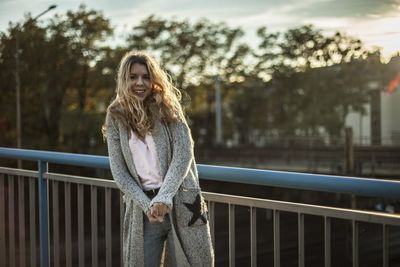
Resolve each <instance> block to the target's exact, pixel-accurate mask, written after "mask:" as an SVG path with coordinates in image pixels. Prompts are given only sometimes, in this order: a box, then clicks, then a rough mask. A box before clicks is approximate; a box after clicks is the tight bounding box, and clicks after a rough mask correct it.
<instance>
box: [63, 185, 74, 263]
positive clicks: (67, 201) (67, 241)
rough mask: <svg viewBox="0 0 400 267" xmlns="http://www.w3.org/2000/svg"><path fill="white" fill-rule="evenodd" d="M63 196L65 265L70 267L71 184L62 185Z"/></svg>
mask: <svg viewBox="0 0 400 267" xmlns="http://www.w3.org/2000/svg"><path fill="white" fill-rule="evenodd" d="M64 195H65V198H64V199H65V203H64V206H65V264H66V266H67V267H72V230H71V183H69V182H66V183H65V184H64Z"/></svg>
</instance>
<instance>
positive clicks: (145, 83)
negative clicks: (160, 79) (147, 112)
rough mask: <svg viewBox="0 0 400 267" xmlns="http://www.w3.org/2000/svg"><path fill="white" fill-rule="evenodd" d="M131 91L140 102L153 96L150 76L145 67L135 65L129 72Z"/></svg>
mask: <svg viewBox="0 0 400 267" xmlns="http://www.w3.org/2000/svg"><path fill="white" fill-rule="evenodd" d="M129 90H131V91H132V92H133V93H134V94H135V96H137V98H139V99H140V100H144V99H146V98H147V97H148V96H149V95H150V94H151V81H150V75H149V72H148V71H147V67H146V66H145V65H142V64H139V63H134V64H133V65H132V66H131V69H130V72H129Z"/></svg>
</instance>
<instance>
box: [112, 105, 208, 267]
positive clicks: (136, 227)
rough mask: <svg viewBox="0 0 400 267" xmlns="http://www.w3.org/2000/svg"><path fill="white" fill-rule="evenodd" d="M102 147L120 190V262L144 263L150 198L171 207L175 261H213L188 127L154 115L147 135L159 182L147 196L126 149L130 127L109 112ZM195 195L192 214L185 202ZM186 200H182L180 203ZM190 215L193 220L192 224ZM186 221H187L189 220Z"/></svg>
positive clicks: (130, 265)
mask: <svg viewBox="0 0 400 267" xmlns="http://www.w3.org/2000/svg"><path fill="white" fill-rule="evenodd" d="M106 127H107V146H108V153H109V159H110V166H111V172H112V175H113V178H114V180H115V182H116V184H117V185H118V187H119V188H120V190H121V191H122V193H123V200H124V203H125V216H124V222H123V262H124V266H125V267H133V266H144V252H143V216H144V214H145V213H146V212H147V211H148V210H149V208H150V207H151V205H152V204H153V203H155V202H161V203H164V204H166V205H167V206H169V207H170V208H171V212H170V213H169V216H170V219H171V222H173V229H174V231H173V234H174V243H175V248H174V251H175V254H176V257H177V263H178V265H179V266H214V253H213V249H212V245H211V238H210V229H209V224H208V222H207V221H206V220H204V218H205V217H206V211H207V207H206V204H205V202H204V199H203V198H202V197H201V192H200V186H199V181H198V173H197V168H196V163H195V159H194V153H193V140H192V137H191V133H190V129H189V127H188V125H187V123H186V121H185V119H183V118H182V119H181V121H180V122H176V123H168V124H167V123H164V122H162V121H160V120H156V123H155V125H154V128H153V130H152V132H151V135H152V137H153V139H154V143H155V145H156V151H157V156H158V162H159V166H160V174H161V176H162V177H163V183H162V186H161V188H160V191H159V192H158V194H157V196H155V197H154V198H153V199H152V200H150V199H149V198H148V197H147V196H146V195H145V194H144V192H143V189H142V186H141V182H140V180H139V177H138V174H137V172H136V168H135V165H134V162H133V158H132V154H131V150H130V148H129V144H128V142H129V132H128V130H127V129H126V127H125V126H123V124H122V123H121V122H119V121H118V120H115V119H113V118H112V116H111V115H110V114H109V113H108V114H107V116H106ZM199 195H200V199H201V206H200V208H201V210H200V211H198V213H197V215H199V214H201V215H202V216H201V217H199V216H197V217H198V219H196V217H193V216H194V215H195V214H194V213H193V210H192V211H191V210H189V209H188V208H187V206H185V205H186V204H190V203H195V200H196V199H198V196H199ZM185 203H186V204H185ZM193 218H195V219H196V221H195V222H194V223H193ZM189 222H191V225H189V224H190V223H189Z"/></svg>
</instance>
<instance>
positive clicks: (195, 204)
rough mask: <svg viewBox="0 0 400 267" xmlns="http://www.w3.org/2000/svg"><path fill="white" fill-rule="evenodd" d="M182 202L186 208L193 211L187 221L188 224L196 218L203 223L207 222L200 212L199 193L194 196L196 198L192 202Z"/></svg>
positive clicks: (190, 224) (191, 223) (192, 222)
mask: <svg viewBox="0 0 400 267" xmlns="http://www.w3.org/2000/svg"><path fill="white" fill-rule="evenodd" d="M183 204H185V206H186V208H188V210H190V211H191V212H192V213H193V215H192V218H191V219H190V222H189V223H188V226H192V225H193V224H194V223H195V222H196V221H197V220H198V219H201V220H202V221H203V222H204V223H206V222H207V219H206V217H204V213H202V212H201V199H200V195H197V196H196V199H195V201H194V202H193V204H190V203H183Z"/></svg>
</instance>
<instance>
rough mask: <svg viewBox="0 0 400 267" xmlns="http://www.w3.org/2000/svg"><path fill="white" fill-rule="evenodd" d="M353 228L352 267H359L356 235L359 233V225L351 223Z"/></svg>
mask: <svg viewBox="0 0 400 267" xmlns="http://www.w3.org/2000/svg"><path fill="white" fill-rule="evenodd" d="M352 228H353V231H352V232H353V267H358V266H359V260H358V255H359V242H358V233H359V223H358V222H357V221H355V220H353V221H352Z"/></svg>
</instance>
